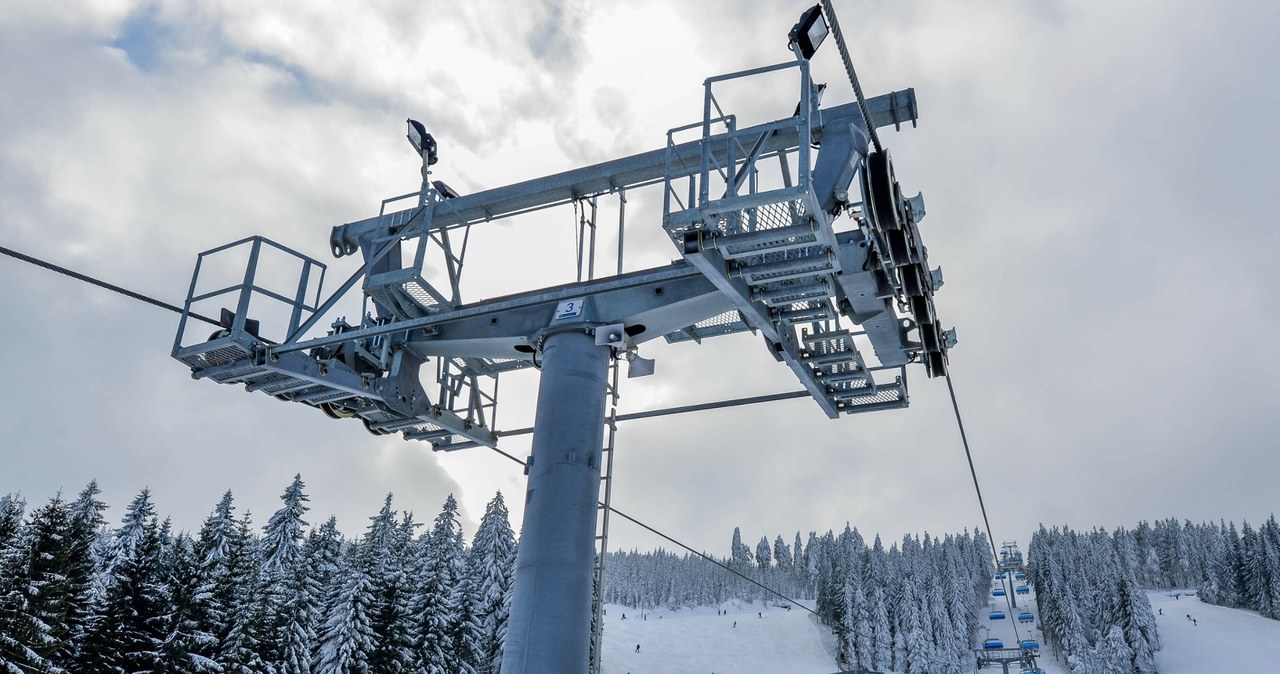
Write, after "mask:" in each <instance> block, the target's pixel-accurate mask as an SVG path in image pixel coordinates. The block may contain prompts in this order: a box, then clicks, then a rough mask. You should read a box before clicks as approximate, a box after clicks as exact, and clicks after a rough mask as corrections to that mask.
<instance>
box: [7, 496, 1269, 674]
mask: <svg viewBox="0 0 1280 674" xmlns="http://www.w3.org/2000/svg"><path fill="white" fill-rule="evenodd" d="M99 493H100V492H99V488H98V485H97V483H96V482H91V483H90V484H89V485H87V486H86V487H85V488H84V489H83V490H82V491H81V492H80V493H79V494H78V495H77V496H76V497H75V498H74V499H66V498H64V497H63V496H62V495H57V496H54V497H53V498H51V499H49V500H48V501H47V502H45V503H43V504H42V505H35V504H32V503H29V502H27V501H26V500H25V499H24V498H23V497H22V496H19V495H16V494H10V495H6V496H0V673H3V674H31V673H40V674H58V673H62V672H122V673H123V672H173V673H182V674H186V673H190V674H207V673H235V674H248V673H255V674H256V673H270V674H304V673H308V674H348V673H369V674H372V673H379V674H381V673H384V672H386V673H390V672H398V673H424V674H436V673H446V672H449V673H452V672H465V673H488V674H492V673H494V672H498V671H499V669H500V663H501V659H502V641H503V636H504V632H505V625H506V620H507V612H508V602H509V600H510V590H511V582H512V574H513V569H514V564H515V555H516V549H517V541H516V533H515V532H514V531H513V530H512V527H511V524H510V521H509V515H508V511H507V507H506V505H505V503H504V501H503V497H502V494H501V493H499V494H497V495H496V496H494V498H493V499H492V500H491V501H490V502H489V504H488V506H487V508H486V510H485V512H484V515H483V517H482V518H481V520H480V523H479V526H478V528H477V530H476V531H475V533H474V535H473V536H471V538H470V544H469V545H468V544H467V537H466V536H465V534H464V532H463V531H462V528H461V524H460V518H459V514H458V505H457V503H456V501H455V500H454V498H453V497H452V496H449V497H447V498H446V499H445V501H444V504H443V506H442V509H441V511H440V513H439V514H438V515H436V517H435V518H434V519H433V520H432V521H431V522H429V523H428V522H418V521H416V520H415V519H414V517H413V515H412V514H410V513H404V512H398V511H397V510H396V509H395V508H394V504H393V500H392V497H391V495H388V496H387V497H386V500H385V501H384V503H383V504H382V507H381V509H380V510H379V511H378V512H377V513H376V514H375V515H373V516H372V517H370V519H369V524H368V526H367V527H366V528H365V530H364V531H363V532H360V534H359V535H358V536H354V537H353V536H350V535H348V534H344V533H343V532H341V531H339V530H338V527H337V523H336V521H335V520H334V519H333V518H329V519H327V520H325V521H323V522H321V523H319V524H318V525H313V524H311V523H310V522H309V521H308V519H307V518H308V512H309V511H310V506H309V505H308V504H309V499H308V497H307V495H306V493H305V485H304V483H303V481H302V478H301V476H295V478H294V479H293V481H292V482H291V483H290V484H289V485H288V486H287V487H286V489H285V490H284V492H283V494H281V496H280V500H281V505H280V507H279V509H278V510H276V511H275V512H274V513H273V514H272V515H271V516H270V517H269V518H268V520H267V522H266V524H265V525H262V526H256V525H255V524H254V523H253V522H252V521H251V520H250V518H249V516H248V515H247V514H246V515H237V513H236V505H235V501H234V498H233V495H232V494H231V492H227V493H226V494H225V495H223V497H222V498H221V500H219V502H218V503H217V504H216V505H215V506H214V507H213V508H212V511H211V512H210V514H209V515H208V517H207V518H206V519H205V520H204V522H203V523H202V524H201V526H200V527H199V530H198V531H195V532H187V531H182V530H177V531H175V529H174V527H173V525H172V524H171V522H170V521H169V520H168V519H165V518H162V517H161V516H160V515H159V514H158V513H157V506H156V504H155V503H153V502H152V499H151V494H150V492H149V491H148V490H145V489H144V490H143V491H142V492H140V493H139V494H137V495H136V496H135V497H134V498H133V500H132V501H131V502H130V503H129V504H128V505H127V506H126V507H125V508H124V509H123V512H122V513H121V514H120V516H119V517H117V518H109V517H108V516H107V514H106V512H107V510H108V508H107V505H106V504H105V503H103V502H102V501H101V500H99V498H98V496H99ZM112 520H114V522H112ZM1278 550H1280V525H1277V522H1276V520H1275V518H1274V517H1272V518H1270V519H1268V520H1267V521H1266V522H1265V523H1263V524H1262V525H1261V526H1259V527H1257V528H1253V527H1251V526H1250V525H1249V524H1248V523H1244V524H1242V526H1241V527H1239V528H1238V529H1237V527H1236V525H1235V524H1234V523H1226V522H1221V523H1218V524H1213V523H1206V524H1199V525H1196V524H1192V523H1190V522H1184V523H1179V522H1178V521H1177V520H1172V519H1171V520H1162V521H1158V522H1156V523H1155V524H1154V525H1152V524H1149V523H1147V522H1142V523H1139V525H1138V526H1137V527H1135V528H1133V529H1125V528H1120V529H1117V530H1115V531H1114V532H1107V531H1104V530H1098V529H1095V530H1093V531H1089V532H1076V531H1073V530H1071V529H1067V528H1061V529H1060V528H1056V527H1055V528H1052V529H1046V528H1045V527H1043V526H1042V527H1041V528H1040V529H1039V530H1038V531H1037V532H1035V534H1034V535H1033V536H1032V537H1031V541H1030V547H1029V552H1028V556H1027V566H1026V572H1027V576H1028V580H1027V583H1028V584H1029V585H1030V586H1031V587H1032V588H1034V590H1035V594H1036V599H1037V602H1038V605H1039V613H1040V615H1039V616H1038V618H1039V624H1038V625H1037V627H1038V628H1039V629H1040V630H1041V633H1042V635H1043V638H1044V640H1045V641H1046V643H1047V644H1049V645H1052V646H1053V648H1054V652H1055V654H1057V657H1058V658H1059V660H1061V661H1063V662H1064V664H1065V665H1066V666H1067V667H1068V668H1069V670H1070V671H1071V672H1073V673H1074V674H1104V673H1112V672H1126V673H1127V672H1134V671H1137V672H1155V671H1157V669H1156V665H1155V657H1154V653H1155V652H1156V651H1157V650H1159V649H1160V637H1159V635H1158V634H1157V631H1156V627H1155V618H1154V616H1153V615H1152V609H1151V605H1150V603H1149V601H1148V599H1147V595H1146V591H1147V590H1148V589H1152V588H1180V589H1181V590H1182V591H1184V592H1196V593H1198V594H1199V597H1200V598H1201V600H1203V601H1206V602H1209V603H1215V604H1219V605H1222V606H1227V607H1232V608H1243V609H1249V610H1252V611H1257V612H1258V613H1259V614H1260V615H1262V616H1265V617H1269V618H1273V619H1274V618H1280V553H1278V552H1277V551H1278ZM606 566H607V569H608V576H607V582H606V584H605V588H604V601H605V602H606V603H608V604H611V605H618V606H622V607H628V608H632V609H637V610H639V611H640V612H641V614H643V612H644V611H647V610H655V609H662V610H680V609H683V608H691V607H699V606H724V605H727V604H729V603H732V602H738V603H754V602H760V603H761V604H762V605H763V606H780V607H788V605H791V606H796V605H797V603H796V602H802V603H803V604H804V605H805V606H811V607H813V610H814V612H815V613H816V614H817V616H818V618H817V619H818V620H819V621H820V622H821V623H822V624H823V625H824V626H825V628H826V629H830V631H831V633H832V634H833V636H834V644H835V650H836V653H835V654H834V655H835V657H836V658H837V660H838V661H839V662H840V663H841V664H842V665H843V666H846V667H849V668H865V669H870V670H889V671H895V672H904V673H906V674H924V673H926V672H927V673H932V674H959V673H961V672H967V671H969V670H970V669H971V667H972V663H973V657H972V653H973V648H974V644H975V643H976V642H977V641H979V640H980V638H981V634H980V629H981V624H980V616H981V615H982V614H983V611H984V610H985V607H986V606H987V605H988V603H989V601H991V598H990V593H991V588H992V574H993V570H994V568H995V565H994V558H993V556H992V546H991V542H990V541H989V540H988V539H987V537H986V536H985V535H984V534H982V533H969V532H967V531H966V532H964V533H960V534H948V535H944V536H941V537H933V536H930V535H929V534H924V535H923V536H915V535H907V536H904V537H903V538H902V540H901V541H899V542H894V543H891V544H890V545H889V546H888V547H886V546H885V545H884V543H883V542H882V541H881V539H880V537H879V536H878V535H877V536H875V537H874V538H873V540H872V541H871V542H870V543H868V542H867V541H866V540H865V539H864V538H863V536H862V534H861V533H860V532H859V531H858V530H857V529H856V528H853V527H851V526H848V525H846V527H845V528H844V530H843V531H842V532H840V533H835V532H832V531H828V532H826V533H825V534H818V533H816V532H811V533H809V534H808V536H807V537H802V536H801V534H800V533H799V532H796V533H795V535H794V537H791V538H790V542H788V539H786V538H784V537H783V536H781V535H777V536H774V537H773V538H772V540H770V538H769V537H768V536H762V537H761V538H760V539H759V542H758V543H756V544H755V545H754V546H752V545H749V544H748V543H746V542H744V541H743V537H742V534H741V531H740V530H739V529H735V530H734V532H733V535H732V538H731V540H730V545H729V555H728V556H727V557H724V558H723V559H722V560H719V561H718V562H717V563H709V562H708V560H706V559H702V558H701V557H699V556H697V555H693V554H675V553H671V552H668V551H665V550H661V549H659V550H655V551H650V552H639V551H634V550H633V551H627V552H612V553H610V554H609V556H608V559H607V565H606ZM722 566H723V567H724V568H722ZM585 628H586V626H584V629H585Z"/></svg>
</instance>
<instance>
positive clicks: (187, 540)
mask: <svg viewBox="0 0 1280 674" xmlns="http://www.w3.org/2000/svg"><path fill="white" fill-rule="evenodd" d="M166 567H167V571H166V573H167V575H168V578H169V588H170V590H169V616H168V620H167V634H166V636H165V639H164V644H163V647H162V649H161V653H162V655H161V658H162V663H163V664H162V668H163V669H162V671H164V672H168V673H171V674H211V673H214V672H221V671H222V668H221V667H219V666H218V663H217V662H216V661H215V660H213V659H211V658H209V657H206V656H204V655H201V653H212V652H214V651H215V650H216V648H217V638H216V637H214V636H213V635H212V634H210V633H209V632H205V631H203V630H202V629H201V627H200V625H202V624H208V623H210V622H212V620H211V619H210V618H209V611H210V606H209V599H210V597H209V595H208V594H206V593H204V592H202V591H201V582H200V558H199V557H198V556H197V555H196V549H195V541H193V540H191V537H190V536H188V535H186V534H180V535H178V536H177V537H176V538H174V540H173V545H172V546H171V547H170V553H169V560H168V562H167V563H166Z"/></svg>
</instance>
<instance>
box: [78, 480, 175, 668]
mask: <svg viewBox="0 0 1280 674" xmlns="http://www.w3.org/2000/svg"><path fill="white" fill-rule="evenodd" d="M163 547H164V541H163V535H162V533H161V528H160V524H159V522H157V521H156V516H155V507H154V506H153V505H152V503H151V492H150V490H148V489H143V490H142V492H140V493H139V494H138V495H137V496H136V497H135V498H134V499H133V502H131V503H130V504H129V507H128V508H127V509H126V510H125V514H124V517H123V518H122V520H121V526H120V528H118V529H116V531H115V536H114V537H113V538H112V541H111V546H110V549H109V555H108V557H107V564H108V571H107V573H106V574H105V575H104V577H105V578H106V579H107V584H106V596H105V597H104V599H103V602H102V605H101V607H100V610H99V612H98V613H97V615H95V617H94V619H93V620H92V621H91V622H92V628H91V629H90V631H89V633H88V634H87V636H86V641H85V645H84V647H83V648H82V649H81V653H80V658H79V660H80V663H79V664H78V668H77V671H86V672H115V671H124V672H147V671H155V670H158V669H160V668H161V667H162V662H163V649H164V641H165V639H166V637H167V636H168V630H167V623H168V614H169V601H170V599H169V596H168V587H167V585H166V584H165V582H164V578H163V571H164V569H163V567H162V563H161V552H162V549H163Z"/></svg>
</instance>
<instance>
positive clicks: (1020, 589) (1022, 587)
mask: <svg viewBox="0 0 1280 674" xmlns="http://www.w3.org/2000/svg"><path fill="white" fill-rule="evenodd" d="M1013 591H1014V592H1017V593H1018V594H1026V593H1028V592H1030V591H1031V589H1030V588H1028V587H1027V586H1026V585H1019V586H1018V587H1016V588H1014V589H1013Z"/></svg>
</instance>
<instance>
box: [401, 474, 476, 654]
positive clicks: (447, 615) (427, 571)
mask: <svg viewBox="0 0 1280 674" xmlns="http://www.w3.org/2000/svg"><path fill="white" fill-rule="evenodd" d="M457 519H458V503H457V501H455V500H454V499H453V495H452V494H450V495H449V497H448V498H447V499H445V503H444V508H443V510H441V512H440V514H439V515H438V516H437V517H436V520H435V524H434V526H433V527H432V529H431V533H430V534H428V535H427V536H426V538H425V539H424V540H422V541H420V544H419V546H418V547H419V554H418V563H417V569H416V572H417V577H418V586H417V587H416V588H415V593H416V596H415V597H414V601H413V611H412V613H413V615H414V617H415V620H416V623H417V624H416V625H415V628H416V632H415V635H414V636H415V644H414V645H415V651H416V656H417V666H418V670H417V671H418V672H421V673H422V674H454V673H456V672H459V671H465V670H460V669H459V667H460V666H463V665H462V664H461V663H459V659H458V657H457V654H456V653H455V651H454V644H453V628H454V626H455V625H456V624H457V621H458V607H457V606H455V605H454V603H453V602H454V592H453V589H454V586H455V585H457V583H458V574H459V572H460V569H461V565H460V564H459V563H458V561H459V560H460V558H461V556H462V550H461V545H460V542H459V539H458V537H457V535H456V534H457Z"/></svg>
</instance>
